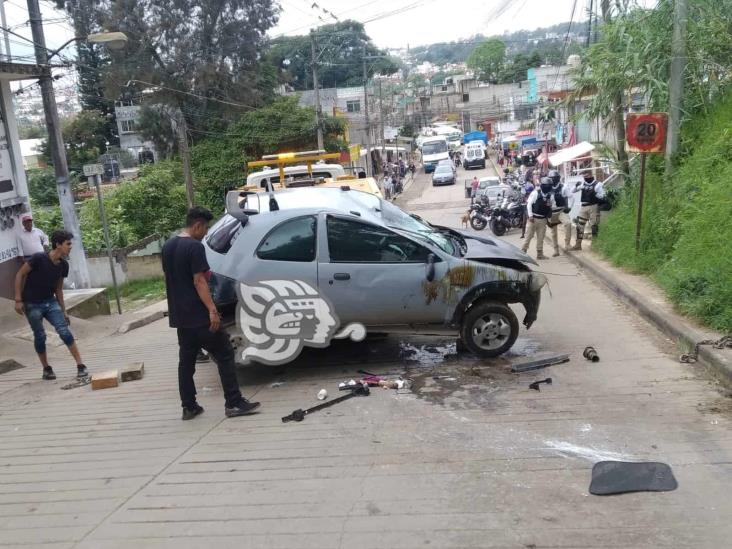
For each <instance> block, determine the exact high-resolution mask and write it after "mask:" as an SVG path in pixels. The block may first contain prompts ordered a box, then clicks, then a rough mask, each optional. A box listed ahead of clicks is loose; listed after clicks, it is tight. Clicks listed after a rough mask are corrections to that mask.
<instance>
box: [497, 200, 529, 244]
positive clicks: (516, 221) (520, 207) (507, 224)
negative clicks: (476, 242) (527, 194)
mask: <svg viewBox="0 0 732 549" xmlns="http://www.w3.org/2000/svg"><path fill="white" fill-rule="evenodd" d="M525 215H526V209H525V208H524V203H523V200H522V199H521V197H520V196H516V195H513V196H507V197H505V198H504V199H503V201H502V202H501V204H500V205H498V206H496V207H495V208H494V209H493V215H492V216H491V218H490V225H491V231H493V234H494V235H496V236H503V235H504V234H506V231H508V230H509V229H515V228H518V227H521V226H522V225H523V223H524V216H525Z"/></svg>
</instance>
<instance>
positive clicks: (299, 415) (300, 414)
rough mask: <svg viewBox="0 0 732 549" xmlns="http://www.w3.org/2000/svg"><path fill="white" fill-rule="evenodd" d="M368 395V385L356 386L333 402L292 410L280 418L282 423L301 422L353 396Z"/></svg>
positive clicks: (369, 392)
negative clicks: (306, 417) (310, 415)
mask: <svg viewBox="0 0 732 549" xmlns="http://www.w3.org/2000/svg"><path fill="white" fill-rule="evenodd" d="M369 394H371V391H370V390H369V386H368V385H356V386H355V387H354V388H353V389H352V390H351V391H350V392H349V393H348V394H345V395H343V396H340V397H338V398H334V399H333V400H330V401H328V402H324V403H323V404H318V405H317V406H313V407H312V408H308V409H307V410H300V409H298V410H294V411H293V412H292V413H291V414H290V415H287V416H285V417H283V418H282V423H287V422H288V421H302V420H303V419H305V416H307V415H309V414H312V413H313V412H317V411H318V410H322V409H323V408H328V407H329V406H333V405H334V404H337V403H339V402H343V401H344V400H348V399H349V398H353V397H355V396H368V395H369Z"/></svg>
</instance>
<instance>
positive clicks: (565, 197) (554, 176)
mask: <svg viewBox="0 0 732 549" xmlns="http://www.w3.org/2000/svg"><path fill="white" fill-rule="evenodd" d="M547 177H548V178H549V179H551V180H552V193H554V203H555V206H554V209H553V211H552V218H551V220H550V221H549V229H550V230H551V233H552V244H553V245H554V255H553V256H552V257H557V256H558V255H559V239H558V236H557V232H558V226H559V225H562V227H563V228H564V248H565V249H569V241H570V240H571V238H572V220H571V219H570V217H569V212H570V210H571V209H572V205H573V204H574V192H573V191H572V189H571V188H570V187H569V186H567V185H564V184H563V183H562V176H561V175H559V172H558V171H557V170H550V171H549V173H548V174H547Z"/></svg>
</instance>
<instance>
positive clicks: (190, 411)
mask: <svg viewBox="0 0 732 549" xmlns="http://www.w3.org/2000/svg"><path fill="white" fill-rule="evenodd" d="M202 413H203V406H199V405H198V404H195V405H193V407H192V408H183V417H182V418H181V419H182V420H183V421H188V420H189V419H193V418H194V417H196V416H197V415H200V414H202Z"/></svg>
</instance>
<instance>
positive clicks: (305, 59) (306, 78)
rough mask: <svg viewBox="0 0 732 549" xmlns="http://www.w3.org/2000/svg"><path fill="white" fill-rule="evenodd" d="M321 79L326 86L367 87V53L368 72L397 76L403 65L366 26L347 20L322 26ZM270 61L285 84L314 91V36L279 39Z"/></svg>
mask: <svg viewBox="0 0 732 549" xmlns="http://www.w3.org/2000/svg"><path fill="white" fill-rule="evenodd" d="M317 41H318V54H317V55H318V64H319V67H318V73H319V75H318V79H319V80H320V83H321V85H322V86H323V87H335V86H357V85H362V84H363V65H362V62H363V50H364V48H365V49H366V55H367V56H383V57H379V58H376V59H369V60H368V62H367V70H368V73H369V75H370V76H372V75H374V74H384V75H388V74H394V73H395V72H396V71H397V70H399V62H398V61H397V60H396V59H393V58H391V57H388V56H387V55H386V52H385V51H384V50H380V49H378V48H377V47H376V46H374V44H373V43H372V42H371V39H370V38H369V36H368V34H366V30H365V29H364V26H363V24H362V23H359V22H357V21H352V20H347V21H341V22H338V23H335V24H333V25H322V26H320V27H318V31H317ZM268 56H269V59H270V60H271V62H272V64H273V65H274V66H275V67H278V68H279V69H280V72H281V80H282V82H285V83H288V84H290V85H292V86H293V87H294V88H295V89H296V90H307V89H312V87H313V80H312V52H311V44H310V36H283V37H280V38H276V39H274V40H273V41H272V44H271V46H270V48H269V51H268Z"/></svg>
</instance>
